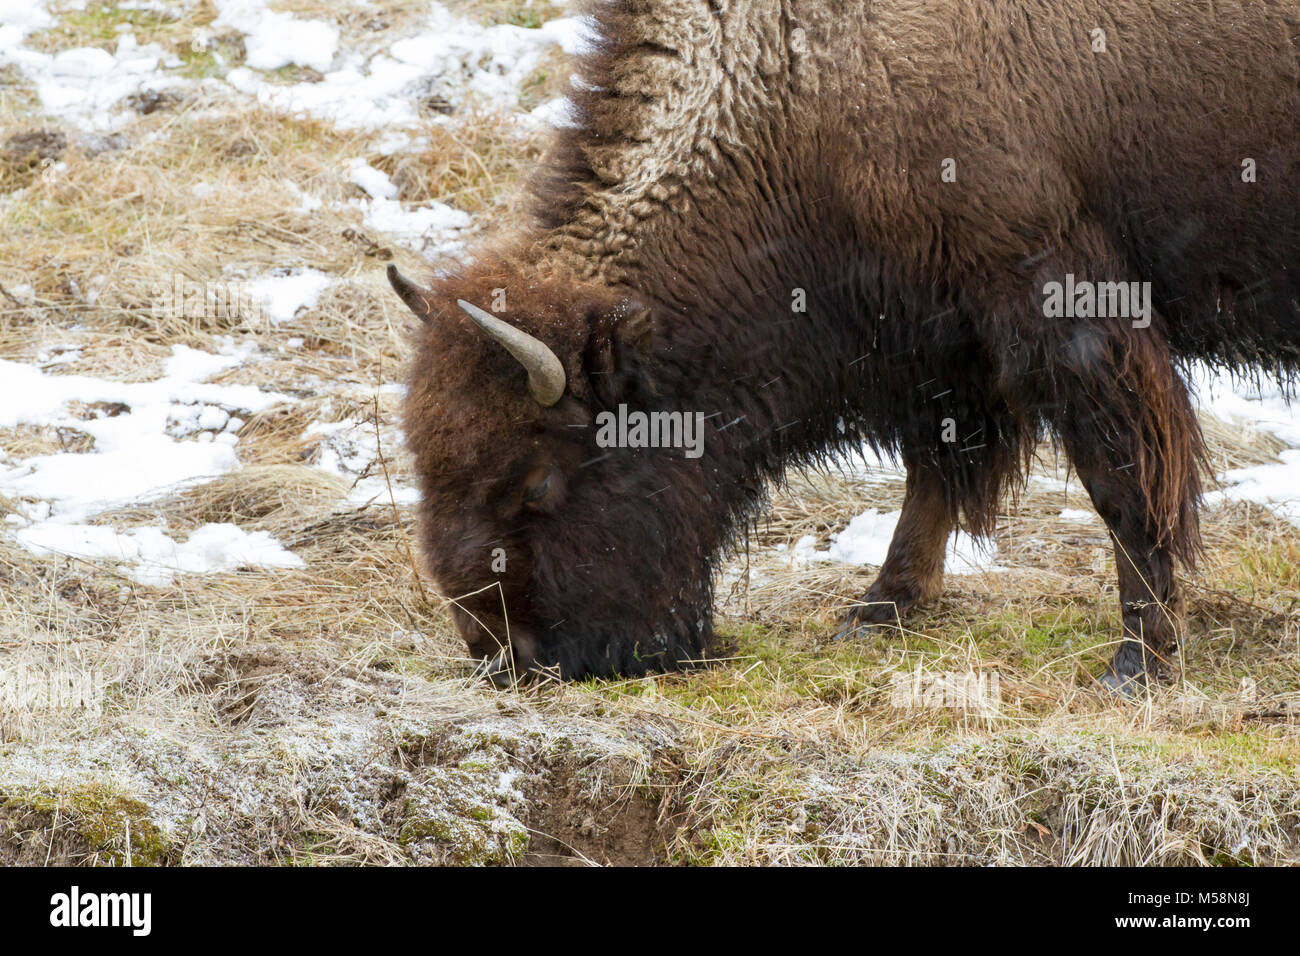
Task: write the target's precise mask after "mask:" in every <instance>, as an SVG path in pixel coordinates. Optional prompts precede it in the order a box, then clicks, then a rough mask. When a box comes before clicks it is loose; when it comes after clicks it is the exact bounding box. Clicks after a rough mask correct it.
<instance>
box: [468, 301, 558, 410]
mask: <svg viewBox="0 0 1300 956" xmlns="http://www.w3.org/2000/svg"><path fill="white" fill-rule="evenodd" d="M456 304H457V305H458V306H460V307H461V309H462V310H464V312H465V314H466V315H468V316H469V317H470V318H471V319H473V320H474V324H475V325H477V326H478V327H479V328H480V329H482V330H483V331H484V332H486V333H487V334H488V335H490V336H491V337H492V338H494V339H496V340H497V341H498V342H500V343H501V345H502V347H504V348H505V350H506V351H507V352H509V353H510V354H511V355H513V356H514V357H515V358H516V359H517V360H518V361H519V364H520V365H522V366H523V367H524V368H526V369H527V370H528V390H529V391H530V392H532V393H533V398H535V399H537V401H538V403H539V404H542V405H554V404H555V403H556V402H558V401H559V400H560V396H561V395H563V394H564V366H563V365H562V364H560V360H559V359H558V358H556V357H555V353H554V352H552V351H551V350H550V349H549V348H547V347H546V344H545V343H544V342H542V341H540V340H539V339H535V338H533V337H532V336H531V335H529V334H528V333H527V332H521V331H519V330H518V329H517V328H515V327H514V326H513V325H509V324H507V323H505V322H502V321H501V320H500V319H498V318H497V317H496V316H494V315H490V314H489V313H487V312H484V311H483V310H482V309H480V308H479V307H478V306H476V305H471V304H470V303H468V302H466V301H465V300H464V299H457V300H456Z"/></svg>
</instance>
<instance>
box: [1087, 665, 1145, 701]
mask: <svg viewBox="0 0 1300 956" xmlns="http://www.w3.org/2000/svg"><path fill="white" fill-rule="evenodd" d="M1097 683H1098V684H1100V685H1101V688H1102V690H1103V691H1105V692H1106V693H1108V694H1110V695H1111V696H1113V697H1116V698H1119V699H1120V700H1137V699H1138V698H1139V697H1140V696H1142V692H1143V691H1144V690H1146V686H1147V679H1146V674H1144V673H1138V674H1127V675H1126V674H1117V673H1116V672H1115V671H1113V670H1110V669H1107V671H1106V673H1104V674H1102V675H1101V677H1099V678H1097Z"/></svg>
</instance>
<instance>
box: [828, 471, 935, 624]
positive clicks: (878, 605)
mask: <svg viewBox="0 0 1300 956" xmlns="http://www.w3.org/2000/svg"><path fill="white" fill-rule="evenodd" d="M951 531H952V522H951V520H950V519H949V517H948V504H947V499H946V496H945V494H944V479H943V476H942V475H941V474H940V473H939V472H938V471H937V470H935V469H933V468H928V467H921V466H918V465H916V464H913V463H910V462H909V463H908V466H907V490H906V492H905V494H904V498H903V513H902V514H901V515H900V516H899V519H898V527H897V528H895V529H894V537H893V539H892V540H891V541H890V542H889V553H888V554H886V556H885V563H884V565H882V566H881V568H880V574H879V575H878V576H877V577H876V580H875V581H874V582H873V583H872V585H871V587H870V588H869V589H868V590H867V593H866V594H864V595H863V596H862V599H861V600H860V601H859V602H858V603H857V604H855V605H854V607H853V609H852V610H851V611H850V612H849V614H848V617H847V619H846V620H845V622H844V624H843V626H842V627H841V628H840V630H839V631H838V632H837V633H836V635H835V638H836V640H841V639H844V638H848V637H852V636H854V635H855V634H856V633H857V632H858V629H859V628H863V627H870V626H873V625H879V624H899V623H900V622H901V617H902V615H903V614H904V612H906V611H908V610H910V609H912V608H913V607H915V606H917V605H918V604H923V603H925V602H927V601H932V600H934V599H935V598H936V597H938V596H939V591H940V588H941V587H942V585H943V560H944V554H945V551H946V548H947V544H948V535H949V533H950V532H951Z"/></svg>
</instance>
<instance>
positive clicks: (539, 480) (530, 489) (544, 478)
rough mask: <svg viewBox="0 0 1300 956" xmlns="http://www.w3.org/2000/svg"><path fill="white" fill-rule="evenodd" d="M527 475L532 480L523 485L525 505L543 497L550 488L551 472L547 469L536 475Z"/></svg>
mask: <svg viewBox="0 0 1300 956" xmlns="http://www.w3.org/2000/svg"><path fill="white" fill-rule="evenodd" d="M529 477H530V478H532V480H531V481H529V482H528V484H527V485H526V486H525V487H524V504H526V505H531V504H536V503H537V502H539V501H541V500H542V499H543V498H545V497H546V495H547V493H548V492H549V491H550V490H551V473H550V472H549V471H545V472H542V473H541V474H540V475H539V476H537V477H533V476H529Z"/></svg>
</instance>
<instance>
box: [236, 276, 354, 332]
mask: <svg viewBox="0 0 1300 956" xmlns="http://www.w3.org/2000/svg"><path fill="white" fill-rule="evenodd" d="M333 284H334V278H333V277H332V276H328V275H326V274H325V273H323V272H318V271H317V270H315V269H300V270H297V271H294V272H288V273H286V274H284V275H270V276H263V277H262V278H260V279H253V280H252V281H250V282H249V283H248V286H247V289H248V293H249V295H251V296H252V297H253V299H254V300H255V301H257V302H260V303H261V304H262V311H263V314H265V315H266V317H267V318H268V319H269V320H270V321H271V322H273V323H275V324H277V325H278V324H279V323H281V322H288V321H289V320H290V319H292V318H293V317H294V316H295V315H297V314H298V311H299V310H300V309H310V308H313V307H315V305H316V303H317V302H319V301H320V297H321V294H322V293H324V292H325V290H326V289H328V288H329V287H330V286H332V285H333Z"/></svg>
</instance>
